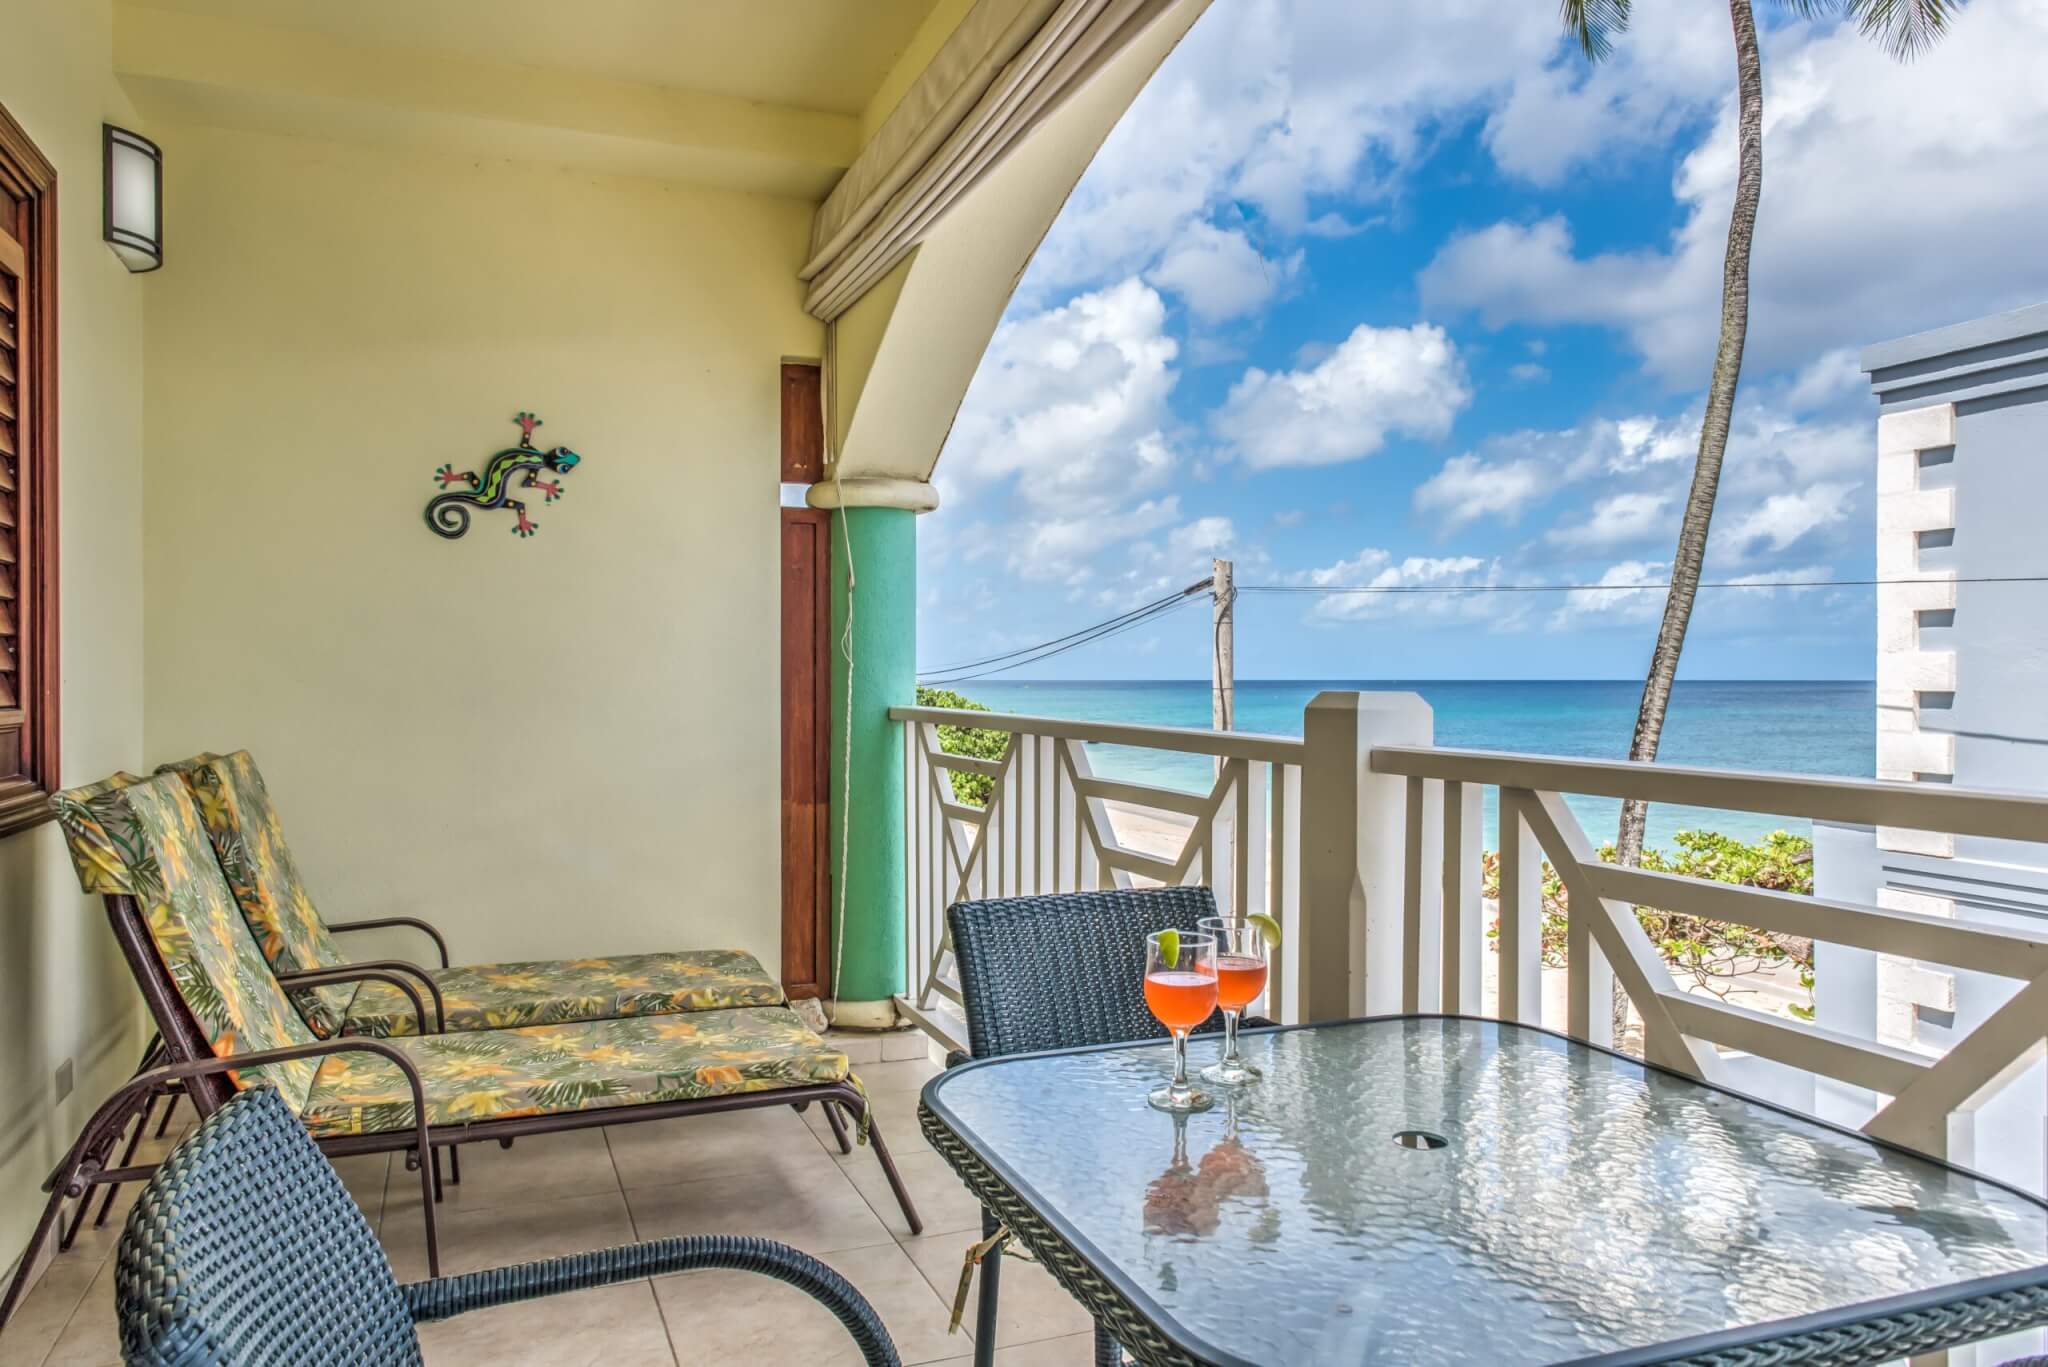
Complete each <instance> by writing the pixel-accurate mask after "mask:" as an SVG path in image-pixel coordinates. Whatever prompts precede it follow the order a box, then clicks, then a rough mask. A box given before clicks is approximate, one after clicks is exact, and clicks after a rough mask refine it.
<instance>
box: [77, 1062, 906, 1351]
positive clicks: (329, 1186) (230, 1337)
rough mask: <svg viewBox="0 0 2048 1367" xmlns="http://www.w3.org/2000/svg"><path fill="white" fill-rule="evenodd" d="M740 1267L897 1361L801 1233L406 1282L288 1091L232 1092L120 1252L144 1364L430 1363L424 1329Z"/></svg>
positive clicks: (123, 1309)
mask: <svg viewBox="0 0 2048 1367" xmlns="http://www.w3.org/2000/svg"><path fill="white" fill-rule="evenodd" d="M703 1268H729V1269H734V1270H738V1271H742V1272H756V1273H761V1274H764V1275H766V1276H770V1277H774V1278H776V1279H778V1280H780V1281H783V1282H787V1283H789V1284H790V1285H792V1286H794V1287H796V1288H797V1289H799V1290H801V1291H802V1292H804V1293H805V1294H806V1295H808V1296H810V1297H812V1298H813V1299H815V1300H817V1301H819V1302H821V1303H822V1304H823V1305H824V1306H825V1308H826V1309H828V1310H830V1311H831V1312H832V1313H833V1315H834V1316H836V1317H837V1318H838V1320H839V1322H840V1324H842V1325H844V1326H845V1328H846V1330H847V1332H848V1333H849V1334H850V1335H852V1337H853V1341H854V1344H855V1346H856V1347H857V1348H858V1349H859V1350H860V1353H861V1356H862V1357H863V1358H864V1359H865V1360H866V1361H867V1362H868V1363H869V1364H870V1367H897V1364H898V1362H899V1361H900V1359H899V1358H898V1357H897V1355H896V1349H895V1346H894V1345H893V1344H892V1343H891V1342H890V1341H889V1334H888V1331H887V1330H886V1329H884V1328H883V1327H882V1322H881V1320H880V1318H879V1317H878V1316H877V1315H876V1314H875V1311H874V1308H873V1307H872V1306H870V1305H869V1304H868V1303H867V1301H866V1300H865V1299H864V1298H863V1297H862V1296H861V1294H860V1293H859V1292H858V1291H856V1290H854V1289H853V1287H852V1286H851V1285H849V1284H848V1283H847V1281H846V1279H845V1278H844V1277H841V1276H840V1275H839V1274H838V1273H836V1272H834V1271H833V1270H832V1269H831V1268H829V1267H827V1266H826V1265H825V1264H824V1263H821V1262H819V1261H818V1260H817V1259H815V1258H812V1257H810V1256H809V1255H807V1254H804V1253H799V1252H798V1251H797V1250H795V1249H793V1248H791V1247H789V1246H788V1245H786V1244H778V1243H773V1242H771V1241H769V1240H766V1239H755V1238H747V1237H742V1236H735V1235H728V1234H708V1235H697V1236H694V1237H691V1238H686V1239H658V1240H653V1241H650V1242H647V1243H639V1244H631V1245H628V1246H626V1247H623V1248H609V1249H604V1250H602V1251H598V1252H591V1253H577V1254H573V1255H571V1256H569V1257H566V1258H552V1259H549V1260H547V1261H544V1262H534V1263H523V1264H520V1265H518V1266H516V1267H499V1268H493V1269H491V1270H489V1271H486V1272H472V1273H469V1274H467V1275H465V1276H460V1277H436V1278H434V1279H433V1280H431V1281H424V1282H412V1283H408V1284H404V1285H401V1284H400V1283H399V1282H398V1280H397V1279H396V1278H394V1277H393V1276H392V1275H391V1265H390V1263H389V1262H387V1261H386V1260H385V1257H384V1251H383V1250H382V1249H381V1248H380V1247H379V1246H378V1244H377V1236H376V1235H375V1234H373V1233H371V1231H370V1226H369V1223H368V1222H367V1221H365V1220H364V1219H363V1216H362V1213H361V1212H360V1211H358V1210H357V1209H356V1206H355V1202H354V1201H352V1200H350V1199H349V1195H348V1192H347V1190H346V1189H345V1188H344V1187H343V1186H342V1184H341V1179H340V1178H339V1177H338V1176H336V1175H335V1172H334V1169H333V1167H332V1166H330V1165H329V1164H328V1162H327V1161H326V1160H325V1159H324V1158H322V1157H321V1156H320V1151H319V1149H318V1148H316V1147H315V1146H314V1145H313V1143H312V1142H311V1141H310V1140H309V1139H308V1138H307V1137H306V1132H305V1130H304V1128H303V1127H301V1126H300V1125H299V1124H298V1123H297V1122H296V1121H295V1120H294V1119H293V1117H292V1113H291V1109H290V1107H289V1106H287V1105H286V1104H285V1102H284V1100H283V1098H282V1097H281V1096H280V1095H279V1094H278V1093H277V1092H276V1091H275V1090H274V1089H272V1088H269V1087H256V1088H251V1089H249V1090H247V1091H244V1092H242V1093H240V1094H239V1095H237V1096H234V1097H231V1098H229V1099H228V1101H227V1102H226V1103H225V1104H223V1105H222V1106H221V1108H220V1109H219V1110H217V1111H215V1112H214V1113H213V1114H212V1115H210V1116H208V1117H207V1118H206V1119H205V1120H204V1121H203V1122H201V1123H200V1125H199V1128H198V1129H196V1130H194V1131H193V1132H192V1134H191V1136H190V1137H189V1138H187V1139H186V1140H185V1141H184V1142H183V1143H181V1144H180V1145H179V1146H178V1148H177V1150H176V1151H175V1152H174V1153H172V1154H171V1156H170V1157H169V1158H167V1159H166V1160H165V1161H164V1164H163V1166H162V1167H161V1168H159V1169H158V1170H157V1172H156V1175H155V1176H154V1177H152V1178H151V1179H150V1181H149V1185H148V1186H147V1187H145V1188H144V1189H143V1192H142V1196H141V1198H140V1199H139V1200H137V1202H136V1203H135V1209H134V1211H133V1212H132V1213H131V1214H130V1215H129V1217H128V1225H127V1228H125V1229H124V1230H123V1231H122V1233H121V1242H120V1245H119V1247H118V1248H117V1249H116V1251H115V1253H114V1286H115V1312H116V1314H117V1316H118V1318H119V1323H120V1330H121V1354H122V1357H123V1358H124V1359H125V1360H126V1361H128V1362H130V1363H140V1364H148V1365H150V1367H155V1365H156V1364H163V1365H164V1367H169V1364H173V1363H176V1364H187V1363H199V1362H208V1363H214V1362H218V1363H230V1362H231V1363H236V1364H238V1365H245V1367H267V1365H268V1364H280V1365H282V1364H292V1365H293V1367H296V1364H299V1363H316V1362H318V1363H344V1362H345V1363H351V1364H362V1367H398V1365H399V1364H416V1363H418V1362H419V1361H420V1343H419V1336H418V1334H417V1333H415V1332H414V1326H415V1325H417V1324H423V1323H426V1322H428V1321H432V1320H444V1319H450V1318H453V1317H454V1316H456V1315H460V1314H464V1313H466V1312H468V1311H471V1310H480V1309H485V1308H488V1307H491V1306H498V1305H508V1304H511V1303H513V1302H515V1301H524V1300H532V1299H535V1298H537V1297H540V1296H549V1295H554V1294H556V1293H559V1292H564V1291H581V1290H585V1289H587V1288H590V1287H596V1286H610V1285H614V1284H616V1283H619V1282H627V1281H637V1280H639V1279H641V1278H643V1277H650V1276H665V1275H668V1274H670V1273H677V1272H691V1271H696V1270H699V1269H703Z"/></svg>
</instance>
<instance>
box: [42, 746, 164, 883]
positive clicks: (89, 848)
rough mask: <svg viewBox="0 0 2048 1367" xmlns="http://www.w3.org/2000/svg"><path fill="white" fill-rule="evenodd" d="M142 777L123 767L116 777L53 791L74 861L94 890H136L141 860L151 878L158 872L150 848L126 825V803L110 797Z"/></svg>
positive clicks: (82, 878)
mask: <svg viewBox="0 0 2048 1367" xmlns="http://www.w3.org/2000/svg"><path fill="white" fill-rule="evenodd" d="M140 782H142V778H141V777H140V776H139V775H136V774H131V773H129V772H127V771H126V770H122V771H121V772H119V773H117V774H115V775H114V776H113V777H112V778H103V779H101V780H100V781H99V782H98V783H88V784H85V785H84V786H82V787H78V788H66V789H65V790H64V791H62V792H60V793H53V794H51V796H50V806H51V807H53V808H54V809H55V810H56V812H57V824H58V826H59V827H61V828H62V830H63V832H64V844H65V847H66V848H67V849H69V850H70V851H71V862H72V864H73V865H74V866H75V867H76V868H77V869H78V885H79V887H81V888H83V889H84V890H85V891H86V892H88V893H114V894H120V893H131V894H132V893H135V892H136V891H137V887H138V884H137V875H136V874H135V872H133V869H132V866H134V865H136V864H137V863H141V864H142V865H143V866H144V869H145V872H144V875H143V877H144V878H145V879H154V877H155V872H156V868H155V865H154V863H153V862H150V861H149V859H148V854H147V851H145V850H143V849H141V848H139V847H138V845H137V844H136V842H135V840H134V839H133V838H132V831H131V829H130V828H129V827H128V826H127V825H126V824H125V823H126V822H127V821H128V817H127V811H126V808H125V807H122V806H121V805H120V804H119V803H117V802H116V803H110V802H108V801H107V798H108V796H109V795H110V794H113V793H118V792H120V791H121V790H122V789H123V788H127V787H129V786H131V785H133V784H137V783H140ZM110 819H111V821H112V823H113V824H112V826H111V827H110V826H109V820H110Z"/></svg>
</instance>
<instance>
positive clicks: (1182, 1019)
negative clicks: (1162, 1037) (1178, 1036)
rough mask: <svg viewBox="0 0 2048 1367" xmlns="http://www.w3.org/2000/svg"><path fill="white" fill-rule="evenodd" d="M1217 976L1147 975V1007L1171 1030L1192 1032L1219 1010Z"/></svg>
mask: <svg viewBox="0 0 2048 1367" xmlns="http://www.w3.org/2000/svg"><path fill="white" fill-rule="evenodd" d="M1217 981H1218V977H1217V975H1216V974H1214V973H1183V972H1175V971H1160V972H1153V973H1147V974H1146V975H1145V1005H1147V1006H1149V1007H1151V1008H1152V1014H1153V1015H1155V1016H1157V1017H1159V1023H1160V1024H1161V1025H1163V1026H1165V1027H1166V1028H1167V1029H1169V1030H1177V1031H1180V1030H1192V1029H1194V1028H1195V1027H1196V1026H1198V1025H1200V1024H1201V1023H1202V1022H1203V1021H1205V1020H1207V1019H1209V1016H1210V1013H1212V1012H1214V1011H1215V1009H1216V991H1217V988H1216V984H1217Z"/></svg>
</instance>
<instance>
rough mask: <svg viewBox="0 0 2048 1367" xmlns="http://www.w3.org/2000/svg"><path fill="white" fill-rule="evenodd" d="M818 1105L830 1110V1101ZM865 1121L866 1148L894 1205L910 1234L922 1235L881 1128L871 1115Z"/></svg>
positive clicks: (901, 1175) (863, 1102)
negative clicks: (872, 1151)
mask: <svg viewBox="0 0 2048 1367" xmlns="http://www.w3.org/2000/svg"><path fill="white" fill-rule="evenodd" d="M820 1104H821V1105H823V1106H824V1108H825V1109H826V1111H828V1112H829V1111H830V1110H831V1109H832V1103H831V1102H830V1101H825V1102H821V1103H820ZM860 1104H861V1105H862V1107H866V1106H867V1104H868V1102H867V1098H866V1097H862V1098H861V1103H860ZM849 1114H852V1115H854V1116H855V1117H856V1119H857V1118H858V1117H859V1115H860V1112H855V1111H852V1110H851V1109H850V1108H849ZM867 1120H868V1147H869V1148H872V1149H873V1150H874V1151H875V1161H876V1162H878V1163H880V1164H881V1165H882V1175H883V1176H884V1177H886V1178H888V1179H889V1190H890V1191H891V1192H893V1193H895V1196H896V1204H897V1206H898V1207H899V1208H900V1209H901V1210H902V1211H903V1219H904V1222H905V1223H906V1224H908V1225H909V1226H910V1232H911V1233H912V1234H922V1233H924V1221H923V1220H922V1219H921V1218H919V1216H918V1213H917V1205H916V1203H915V1202H913V1201H912V1200H911V1199H910V1188H908V1187H906V1186H904V1185H903V1174H902V1173H900V1172H898V1171H896V1160H895V1159H894V1158H891V1157H890V1156H889V1145H888V1141H886V1140H884V1139H883V1138H882V1127H881V1126H880V1125H877V1124H875V1122H874V1117H873V1116H872V1115H869V1116H868V1117H867Z"/></svg>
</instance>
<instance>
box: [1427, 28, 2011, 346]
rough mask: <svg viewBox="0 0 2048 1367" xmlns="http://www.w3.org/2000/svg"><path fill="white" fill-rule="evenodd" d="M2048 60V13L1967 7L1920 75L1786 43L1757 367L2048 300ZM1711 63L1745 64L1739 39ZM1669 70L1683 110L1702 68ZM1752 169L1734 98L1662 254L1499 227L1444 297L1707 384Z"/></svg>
mask: <svg viewBox="0 0 2048 1367" xmlns="http://www.w3.org/2000/svg"><path fill="white" fill-rule="evenodd" d="M1667 8H1679V7H1667ZM1649 12H1650V11H1648V10H1644V9H1639V10H1638V14H1639V15H1643V14H1647V13H1649ZM1702 13H1704V11H1702ZM1717 47H1718V50H1717ZM2044 50H2048V3H2044V0H1987V2H1986V3H1983V4H1973V5H1971V6H1969V7H1968V8H1967V9H1961V10H1958V11H1956V13H1955V15H1954V17H1953V19H1952V23H1951V31H1950V33H1949V35H1948V36H1947V37H1946V38H1945V39H1944V40H1943V41H1942V42H1941V43H1940V44H1939V45H1938V46H1937V47H1935V48H1934V50H1933V51H1932V52H1930V53H1928V54H1927V55H1925V56H1923V57H1921V58H1920V59H1919V60H1918V61H1915V62H1913V63H1910V64H1900V63H1898V62H1895V61H1893V60H1892V59H1890V58H1889V57H1887V56H1886V55H1885V54H1884V52H1883V51H1882V50H1881V49H1879V48H1878V47H1877V46H1876V45H1874V44H1873V43H1871V42H1870V41H1869V40H1867V39H1865V38H1863V37H1862V36H1861V35H1859V34H1858V33H1857V32H1856V31H1855V27H1854V25H1852V24H1839V25H1834V26H1831V27H1823V26H1815V25H1809V24H1794V25H1788V26H1785V27H1783V28H1780V29H1776V30H1773V31H1771V32H1769V33H1767V34H1766V36H1765V53H1764V73H1765V102H1764V119H1765V132H1764V187H1765V188H1764V197H1763V203H1762V208H1761V211H1760V216H1759V220H1758V227H1757V235H1756V245H1755V251H1754V257H1753V260H1752V266H1751V280H1752V285H1751V315H1750V327H1749V341H1748V357H1747V364H1748V368H1749V369H1750V370H1751V371H1752V372H1753V373H1754V372H1756V371H1762V370H1769V369H1774V368H1782V367H1787V366H1799V365H1805V364H1807V363H1808V362H1811V361H1812V360H1813V359H1814V358H1815V357H1817V356H1821V355H1824V354H1825V353H1828V352H1831V351H1836V350H1838V349H1840V348H1844V347H1858V346H1861V345H1863V344H1865V343H1868V342H1872V341H1878V340H1882V339H1884V338H1886V337H1891V336H1897V335H1899V334H1902V333H1905V332H1910V331H1914V330H1916V329H1919V328H1924V327H1931V326H1936V325H1939V324H1943V323H1949V322H1954V321H1957V320H1959V319H1964V318H1969V317H1973V316H1976V315H1977V314H1981V313H1987V312H1993V311H1997V310H2000V309H2005V308H2012V307H2015V306H2017V305H2019V304H2023V303H2029V302H2033V301H2034V300H2037V299H2039V298H2040V297H2041V296H2042V295H2043V294H2048V256H2044V255H2043V254H2042V253H2041V252H2039V251H2038V250H2036V248H2037V246H2038V242H2039V238H2040V223H2041V220H2042V217H2043V214H2044V210H2048V185H2044V183H2043V181H2042V179H2041V177H2039V176H2032V175H2023V174H2015V171H2014V168H2016V167H2022V166H2027V165H2031V164H2032V162H2033V161H2034V160H2035V159H2036V158H2037V157H2038V155H2039V150H2040V149H2041V148H2042V147H2043V146H2048V81H2043V80H2041V79H2040V55H2041V53H2042V52H2043V51H2044ZM1701 54H1702V57H1703V59H1706V58H1709V57H1710V58H1711V60H1713V61H1717V62H1725V61H1726V60H1727V57H1726V48H1725V37H1723V38H1722V40H1721V41H1720V43H1719V44H1718V45H1706V46H1704V47H1703V48H1702V49H1701ZM1674 60H1676V59H1674ZM1686 60H1689V58H1687V59H1686ZM1659 70H1664V68H1659ZM1665 74H1666V76H1667V77H1668V78H1669V83H1670V89H1671V91H1672V97H1673V99H1674V100H1678V101H1679V102H1680V103H1682V102H1683V97H1684V91H1685V89H1687V88H1688V87H1687V85H1686V81H1685V79H1683V78H1682V73H1679V72H1678V71H1677V70H1676V68H1672V69H1670V70H1666V71H1665ZM1595 79H1596V81H1597V79H1598V78H1595ZM1588 98H1591V96H1588ZM1500 127H1501V125H1499V124H1498V123H1497V124H1496V130H1495V131H1496V134H1497V136H1496V137H1495V140H1494V146H1495V150H1496V153H1497V154H1498V155H1506V156H1508V157H1509V159H1510V161H1512V160H1513V153H1512V152H1511V151H1509V150H1506V149H1510V148H1512V147H1514V146H1517V145H1519V144H1516V143H1514V142H1513V141H1512V140H1507V141H1503V139H1505V138H1506V134H1505V133H1502V132H1500ZM1734 167H1735V134H1734V115H1733V110H1732V106H1731V104H1730V103H1729V102H1728V101H1727V100H1726V99H1725V97H1724V99H1723V102H1722V103H1721V105H1720V106H1719V112H1718V115H1717V118H1716V121H1715V123H1714V124H1713V126H1712V127H1711V129H1710V131H1709V132H1708V133H1707V134H1706V135H1705V136H1703V137H1702V138H1701V139H1700V141H1699V142H1698V143H1697V144H1696V145H1695V146H1694V147H1693V149H1692V150H1691V152H1690V153H1689V154H1688V155H1687V156H1686V158H1685V160H1684V161H1683V163H1682V164H1681V165H1680V167H1679V170H1678V173H1677V175H1676V177H1675V179H1674V183H1673V194H1674V197H1675V198H1676V200H1677V202H1678V205H1679V207H1680V209H1681V212H1682V214H1683V218H1682V221H1681V223H1680V225H1679V227H1678V228H1677V229H1676V230H1675V231H1674V232H1673V234H1672V235H1671V238H1670V240H1669V242H1668V243H1667V244H1665V245H1664V246H1663V247H1661V248H1657V249H1651V250H1624V251H1601V252H1594V253H1591V254H1581V253H1580V252H1579V251H1578V250H1577V248H1576V245H1575V243H1574V240H1573V234H1572V232H1571V230H1570V228H1569V226H1568V225H1567V224H1566V223H1565V222H1564V220H1563V219H1561V218H1550V219H1544V220H1539V221H1537V222H1535V223H1507V222H1503V223H1496V224H1493V225H1491V226H1489V227H1485V228H1482V229H1479V230H1477V231H1474V232H1470V233H1466V234H1463V235H1461V236H1459V237H1456V238H1454V239H1452V241H1451V242H1449V243H1448V244H1446V246H1445V247H1444V248H1443V249H1442V250H1441V251H1440V252H1439V253H1438V255H1437V257H1436V259H1435V260H1434V261H1433V262H1431V264H1430V265H1429V266H1428V267H1427V268H1426V269H1425V270H1424V271H1423V273H1422V276H1421V279H1420V284H1421V287H1422V295H1423V301H1424V304H1425V305H1426V306H1427V307H1429V308H1430V309H1431V310H1433V311H1435V310H1440V309H1471V310H1474V311H1476V312H1478V313H1479V314H1480V316H1481V317H1482V319H1484V320H1485V321H1486V322H1487V323H1488V325H1489V326H1497V325H1500V324H1502V323H1506V322H1510V321H1522V322H1535V323H1549V324H1554V323H1590V324H1596V325H1601V326H1607V327H1613V328H1617V329H1620V330H1621V331H1623V332H1624V333H1625V334H1626V335H1627V336H1628V338H1629V341H1630V344H1631V345H1632V346H1633V347H1634V348H1635V349H1636V350H1637V351H1638V352H1639V353H1640V354H1641V355H1642V357H1643V359H1644V362H1645V364H1646V365H1647V366H1648V368H1649V369H1650V371H1651V372H1652V373H1653V374H1655V375H1657V376H1658V377H1660V378H1661V379H1663V380H1664V381H1665V382H1667V383H1671V384H1678V385H1687V386H1692V385H1698V384H1700V383H1701V382H1702V381H1703V380H1704V379H1705V377H1706V371H1707V364H1708V361H1709V359H1710V357H1711V355H1712V352H1713V347H1714V340H1715V324H1716V321H1717V319H1718V317H1719V302H1718V301H1719V291H1720V281H1721V259H1722V253H1723V249H1724V246H1725V235H1726V230H1727V223H1728V215H1729V206H1730V204H1731V202H1732V199H1733V195H1734V174H1735V171H1734Z"/></svg>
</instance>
